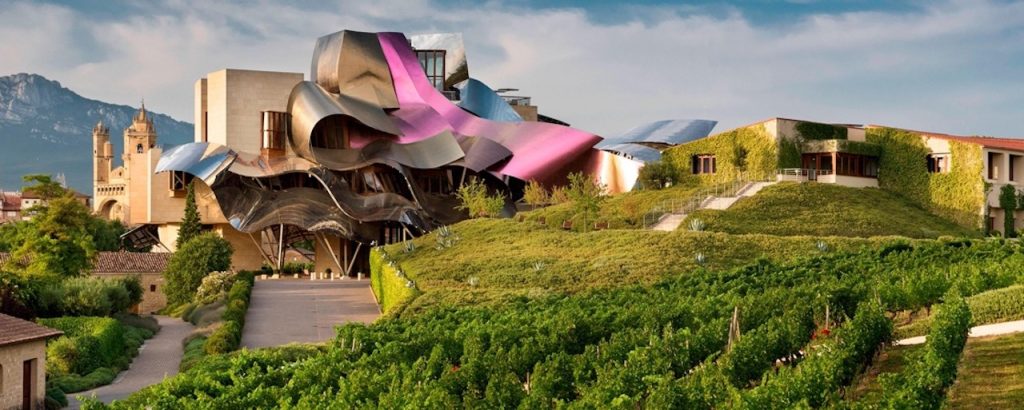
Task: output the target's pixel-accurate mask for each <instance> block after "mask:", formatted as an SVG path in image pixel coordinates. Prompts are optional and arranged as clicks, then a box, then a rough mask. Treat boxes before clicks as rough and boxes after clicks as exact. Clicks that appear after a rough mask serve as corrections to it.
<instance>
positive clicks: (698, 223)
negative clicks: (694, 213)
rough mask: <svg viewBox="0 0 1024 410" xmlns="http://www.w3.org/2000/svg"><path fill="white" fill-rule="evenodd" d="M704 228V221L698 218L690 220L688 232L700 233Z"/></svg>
mask: <svg viewBox="0 0 1024 410" xmlns="http://www.w3.org/2000/svg"><path fill="white" fill-rule="evenodd" d="M706 227H707V225H706V224H704V221H702V220H701V219H700V218H693V219H690V230H691V231H693V232H701V231H703V230H704V228H706Z"/></svg>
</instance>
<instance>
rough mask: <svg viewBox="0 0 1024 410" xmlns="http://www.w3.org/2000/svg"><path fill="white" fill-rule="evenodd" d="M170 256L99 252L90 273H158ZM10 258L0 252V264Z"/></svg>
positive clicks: (9, 255)
mask: <svg viewBox="0 0 1024 410" xmlns="http://www.w3.org/2000/svg"><path fill="white" fill-rule="evenodd" d="M170 258H171V254H170V253H158V252H99V253H98V254H97V255H96V261H95V263H94V265H95V267H94V268H93V269H92V273H159V272H163V271H164V268H166V267H167V261H168V260H170ZM10 259H11V254H10V253H7V252H0V265H4V264H6V263H7V261H8V260H10Z"/></svg>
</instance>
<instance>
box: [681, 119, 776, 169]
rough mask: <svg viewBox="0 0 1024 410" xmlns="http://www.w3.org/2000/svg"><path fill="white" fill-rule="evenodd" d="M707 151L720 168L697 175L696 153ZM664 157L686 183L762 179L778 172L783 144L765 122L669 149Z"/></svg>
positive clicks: (701, 153)
mask: <svg viewBox="0 0 1024 410" xmlns="http://www.w3.org/2000/svg"><path fill="white" fill-rule="evenodd" d="M703 154H712V155H714V156H715V162H716V168H717V170H716V172H715V173H714V174H701V175H694V174H693V172H692V170H691V164H692V162H691V161H693V156H694V155H703ZM662 159H663V161H666V162H667V163H670V164H672V166H674V167H675V168H676V169H677V170H678V175H679V180H680V182H682V183H688V184H693V183H697V184H712V183H718V182H726V181H732V180H736V179H738V178H739V177H740V176H741V175H742V176H744V177H746V178H751V179H761V178H769V177H772V176H774V175H775V170H776V168H778V165H779V147H778V146H777V145H776V142H775V138H773V137H772V136H771V135H770V134H768V132H767V131H766V130H765V128H764V125H763V124H757V125H752V126H749V127H746V128H738V129H735V130H732V131H728V132H724V133H721V134H717V135H714V136H710V137H707V138H703V139H700V140H697V141H693V142H690V143H686V144H682V145H679V146H676V147H672V148H669V149H668V150H666V151H665V152H664V153H663V154H662Z"/></svg>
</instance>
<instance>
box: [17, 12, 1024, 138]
mask: <svg viewBox="0 0 1024 410" xmlns="http://www.w3.org/2000/svg"><path fill="white" fill-rule="evenodd" d="M147 9H148V8H140V10H147ZM81 14H82V13H81V12H80V11H76V10H72V9H69V8H65V7H58V6H51V5H39V4H25V3H16V4H14V5H13V7H9V8H5V10H3V11H0V53H2V54H0V55H2V56H3V58H0V73H13V72H21V71H26V72H38V73H41V74H44V75H46V76H48V77H51V78H53V79H57V80H60V81H61V82H62V83H64V84H65V85H66V86H69V87H70V88H72V89H74V90H76V91H78V92H79V93H81V94H83V95H85V96H87V97H92V98H98V99H102V100H107V101H112V102H118V103H126V104H135V103H136V101H137V100H138V99H139V98H141V97H145V98H146V100H147V105H149V106H151V107H153V108H154V109H156V110H158V111H164V112H168V113H170V114H172V115H174V116H176V117H178V118H181V119H185V120H191V113H192V107H191V105H192V84H193V82H194V81H195V80H196V79H197V78H199V77H201V76H202V75H203V74H204V73H206V72H209V71H214V70H217V69H220V68H224V67H232V68H250V69H265V70H287V71H298V72H306V71H307V70H308V63H309V58H310V53H311V50H312V46H313V42H314V40H315V39H316V37H318V36H320V35H323V34H326V33H330V32H333V31H337V30H340V29H355V30H367V31H378V30H379V31H403V32H407V33H419V32H429V31H462V32H463V33H464V37H465V39H466V42H467V47H468V57H469V64H470V72H471V74H472V75H473V76H474V77H477V78H479V79H480V80H482V81H484V82H486V83H488V84H490V85H492V86H494V87H518V88H521V89H522V91H523V93H525V94H528V95H532V96H533V97H534V101H535V103H537V104H538V105H539V106H540V108H541V111H542V112H543V113H546V114H548V115H552V116H554V117H557V118H561V119H564V120H567V121H569V122H571V123H573V124H574V125H575V126H578V127H580V128H584V129H588V130H592V131H596V132H600V133H608V134H611V133H615V132H619V131H623V130H625V129H626V128H629V127H631V126H633V125H636V124H639V123H641V122H645V121H651V120H656V119H663V118H708V119H717V120H720V121H721V122H722V126H721V127H719V130H722V129H724V128H725V127H730V126H737V125H741V124H745V123H749V122H753V121H755V120H758V119H762V118H766V117H770V116H776V115H778V116H793V117H798V118H809V119H820V120H824V121H842V122H872V123H885V124H892V125H899V126H906V127H908V128H919V129H933V130H937V131H945V132H952V133H968V134H973V133H978V134H1001V135H1019V136H1024V132H1022V131H1021V130H1018V129H1017V128H1016V122H1017V121H1016V119H1017V118H1020V117H1021V114H1022V112H1021V111H1022V107H1024V104H1022V102H1024V101H1022V99H1024V97H1021V96H1022V95H1024V93H1022V91H1024V82H1022V81H1024V80H1022V79H1021V77H1020V76H1019V75H1017V74H1016V71H1019V65H1020V64H1021V63H1022V61H1024V43H1022V42H1021V39H1022V31H1024V30H1022V28H1024V4H1019V3H989V2H960V1H953V2H948V3H941V4H938V5H930V6H928V7H927V8H925V9H922V10H920V11H915V12H892V13H884V12H853V13H844V14H838V15H817V16H809V17H807V18H802V19H798V20H795V21H791V22H778V21H776V22H772V24H761V22H753V21H751V20H750V19H749V18H747V17H745V16H744V15H742V14H741V13H740V12H739V11H736V10H733V11H730V12H728V13H724V14H722V13H718V14H702V13H700V12H699V10H698V11H692V10H691V11H688V12H685V13H675V12H673V10H672V9H650V10H648V13H635V14H636V15H643V14H646V15H648V16H655V17H656V18H645V19H643V20H642V21H641V20H635V19H633V20H627V21H623V22H621V23H618V24H606V23H595V22H594V21H593V20H591V19H589V18H588V17H587V15H586V13H584V12H583V11H580V10H574V9H557V10H554V9H548V10H529V9H523V8H513V7H508V6H503V5H501V4H500V3H498V2H490V3H486V4H483V5H480V6H479V7H477V8H475V9H445V8H443V7H440V6H438V5H436V4H434V3H431V2H429V1H427V0H408V1H402V2H395V3H393V2H388V4H386V5H384V4H378V3H367V2H344V3H338V4H331V5H324V4H316V5H315V6H309V8H304V7H303V6H295V5H292V4H290V3H283V4H278V3H275V2H271V1H264V2H260V3H256V4H248V3H247V4H229V3H220V2H200V1H197V2H185V1H175V2H172V3H169V4H166V5H163V6H161V7H154V8H152V11H151V12H150V14H146V15H141V14H139V15H132V16H127V17H125V18H124V19H122V20H112V21H99V22H97V21H95V19H89V18H84V17H83V16H82V15H81ZM14 40H17V41H14Z"/></svg>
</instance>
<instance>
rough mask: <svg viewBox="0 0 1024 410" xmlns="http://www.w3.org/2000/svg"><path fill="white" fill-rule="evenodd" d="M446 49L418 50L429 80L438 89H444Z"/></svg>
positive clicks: (417, 52) (417, 54)
mask: <svg viewBox="0 0 1024 410" xmlns="http://www.w3.org/2000/svg"><path fill="white" fill-rule="evenodd" d="M444 55H445V51H444V50H416V56H417V57H419V59H420V65H421V66H423V71H424V72H425V73H426V74H427V80H428V81H430V83H431V84H433V85H434V88H436V89H437V90H438V91H444Z"/></svg>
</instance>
